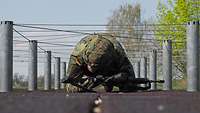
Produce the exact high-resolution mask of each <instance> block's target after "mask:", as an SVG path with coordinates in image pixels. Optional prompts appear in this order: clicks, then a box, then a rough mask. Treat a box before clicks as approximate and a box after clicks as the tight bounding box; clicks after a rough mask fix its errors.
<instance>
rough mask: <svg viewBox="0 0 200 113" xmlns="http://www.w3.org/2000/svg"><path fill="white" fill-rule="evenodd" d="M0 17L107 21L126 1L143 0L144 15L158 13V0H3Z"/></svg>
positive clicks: (29, 20) (25, 20)
mask: <svg viewBox="0 0 200 113" xmlns="http://www.w3.org/2000/svg"><path fill="white" fill-rule="evenodd" d="M0 1H1V7H0V19H1V20H13V21H14V22H17V23H94V24H96V23H100V24H101V23H106V22H107V18H108V17H109V16H110V15H111V14H112V11H113V10H114V9H116V8H118V7H119V6H120V5H121V4H124V3H132V4H135V3H140V4H141V6H142V17H144V18H145V19H148V18H151V17H155V13H156V11H155V10H156V7H157V1H158V0H0Z"/></svg>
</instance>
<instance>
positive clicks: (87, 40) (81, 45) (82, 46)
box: [72, 35, 95, 56]
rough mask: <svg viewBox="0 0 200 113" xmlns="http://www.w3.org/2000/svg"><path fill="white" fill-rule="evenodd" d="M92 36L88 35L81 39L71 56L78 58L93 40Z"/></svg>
mask: <svg viewBox="0 0 200 113" xmlns="http://www.w3.org/2000/svg"><path fill="white" fill-rule="evenodd" d="M94 38H95V37H94V36H91V35H88V36H86V37H84V38H82V39H81V40H80V41H79V42H78V43H77V44H76V46H75V48H74V50H73V52H72V55H73V56H79V55H80V54H81V53H82V52H83V51H84V50H85V49H86V47H87V46H88V44H89V43H90V42H91V41H92V40H94Z"/></svg>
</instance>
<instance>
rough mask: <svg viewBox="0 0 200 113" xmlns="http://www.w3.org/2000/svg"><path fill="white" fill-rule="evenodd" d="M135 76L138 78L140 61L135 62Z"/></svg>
mask: <svg viewBox="0 0 200 113" xmlns="http://www.w3.org/2000/svg"><path fill="white" fill-rule="evenodd" d="M135 78H140V61H138V62H136V63H135Z"/></svg>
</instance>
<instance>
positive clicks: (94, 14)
mask: <svg viewBox="0 0 200 113" xmlns="http://www.w3.org/2000/svg"><path fill="white" fill-rule="evenodd" d="M0 1H1V2H0V3H1V6H0V21H2V20H11V21H14V23H61V24H106V23H107V21H108V17H109V16H110V15H112V11H113V10H115V9H117V8H118V7H119V6H120V5H121V4H125V3H131V4H136V3H140V4H141V7H142V20H148V19H150V18H154V19H155V15H156V7H157V3H158V2H157V1H158V0H0ZM16 29H17V30H19V29H18V28H16ZM101 29H102V28H101ZM23 34H24V35H25V36H29V35H38V34H28V33H23ZM62 34H63V33H62ZM40 35H41V34H40ZM51 35H52V34H51ZM66 35H67V34H66ZM14 36H17V34H16V33H15V34H14ZM28 38H31V37H28ZM46 38H47V37H46ZM40 39H43V38H40ZM71 39H72V38H71ZM71 39H65V40H64V41H67V42H69V41H73V40H75V41H78V40H79V39H73V40H71ZM35 40H37V39H35ZM59 41H63V40H59ZM64 41H63V42H64ZM41 46H42V45H41ZM44 48H45V47H44ZM14 49H24V50H27V48H25V47H21V48H19V47H18V48H17V47H15V46H14ZM45 49H48V48H45ZM67 49H68V48H66V51H65V50H64V51H62V52H70V51H68V50H67ZM54 50H55V48H54ZM20 54H21V53H20ZM66 54H67V53H66ZM14 55H18V54H14ZM25 55H26V54H24V53H22V56H25ZM41 56H42V55H41ZM64 56H65V57H69V56H67V55H64ZM16 59H18V58H16ZM20 60H21V59H20ZM62 61H65V59H64V60H62ZM38 66H39V68H38V74H39V75H41V74H42V73H43V70H44V68H43V64H42V63H40V64H39V65H38ZM27 70H28V69H27V62H24V63H23V62H14V73H16V72H18V73H21V74H24V75H27Z"/></svg>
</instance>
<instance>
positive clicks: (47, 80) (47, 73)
mask: <svg viewBox="0 0 200 113" xmlns="http://www.w3.org/2000/svg"><path fill="white" fill-rule="evenodd" d="M50 89H51V51H47V52H46V61H45V66H44V90H50Z"/></svg>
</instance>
